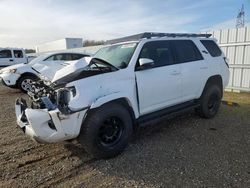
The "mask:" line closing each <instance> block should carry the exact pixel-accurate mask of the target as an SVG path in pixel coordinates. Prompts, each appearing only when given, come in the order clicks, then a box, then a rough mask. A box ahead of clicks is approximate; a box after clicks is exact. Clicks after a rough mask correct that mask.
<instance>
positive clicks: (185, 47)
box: [172, 40, 203, 63]
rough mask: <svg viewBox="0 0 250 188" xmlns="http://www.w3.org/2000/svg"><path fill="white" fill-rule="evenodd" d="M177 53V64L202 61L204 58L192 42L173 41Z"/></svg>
mask: <svg viewBox="0 0 250 188" xmlns="http://www.w3.org/2000/svg"><path fill="white" fill-rule="evenodd" d="M172 43H173V45H174V48H175V52H176V63H186V62H191V61H198V60H202V59H203V57H202V55H201V53H200V51H199V50H198V48H197V47H196V46H195V44H194V43H193V42H192V41H191V40H176V41H172Z"/></svg>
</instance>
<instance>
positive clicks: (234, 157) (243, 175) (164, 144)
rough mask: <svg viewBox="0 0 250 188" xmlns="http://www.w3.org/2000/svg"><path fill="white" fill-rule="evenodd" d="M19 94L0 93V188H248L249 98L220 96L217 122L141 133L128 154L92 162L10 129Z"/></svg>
mask: <svg viewBox="0 0 250 188" xmlns="http://www.w3.org/2000/svg"><path fill="white" fill-rule="evenodd" d="M20 95H22V94H21V93H19V92H18V91H17V90H12V89H8V88H5V87H3V86H0V104H1V112H0V130H1V131H0V186H1V187H18V186H19V187H37V186H42V187H48V186H52V187H54V186H58V187H169V186H171V187H183V186H185V187H250V94H230V93H226V94H225V99H230V100H231V101H234V102H239V104H240V106H239V107H235V106H227V105H222V106H221V109H220V112H219V114H218V116H217V117H215V118H214V119H211V120H204V119H201V118H199V117H197V116H196V115H194V114H193V113H190V114H187V115H184V116H182V117H179V118H175V119H173V120H169V121H165V122H162V123H160V124H159V125H152V126H148V127H145V128H141V129H140V130H139V131H138V132H137V134H136V136H135V138H134V139H133V140H132V142H131V143H130V146H129V147H128V148H127V149H126V151H125V152H124V153H123V154H122V155H120V156H119V157H116V158H114V159H110V160H95V159H92V158H91V157H90V156H88V155H87V154H86V153H85V151H84V150H83V149H82V148H81V147H80V146H79V145H77V143H68V142H65V143H59V144H49V145H41V144H37V143H35V142H33V141H31V140H30V139H29V138H28V137H26V136H25V135H23V133H22V132H21V131H20V130H19V129H18V128H17V127H16V123H15V115H14V100H15V98H16V97H18V96H20Z"/></svg>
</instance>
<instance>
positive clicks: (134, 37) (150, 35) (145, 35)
mask: <svg viewBox="0 0 250 188" xmlns="http://www.w3.org/2000/svg"><path fill="white" fill-rule="evenodd" d="M211 36H212V34H195V33H152V32H145V33H140V34H136V35H131V36H127V37H122V38H118V39H112V40H108V41H106V42H105V44H115V43H120V42H126V41H138V40H141V39H143V38H146V39H151V38H153V37H205V38H209V37H211Z"/></svg>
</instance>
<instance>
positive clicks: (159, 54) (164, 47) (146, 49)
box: [139, 41, 174, 67]
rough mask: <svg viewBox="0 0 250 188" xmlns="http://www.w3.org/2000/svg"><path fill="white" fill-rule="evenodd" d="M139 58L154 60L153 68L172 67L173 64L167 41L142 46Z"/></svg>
mask: <svg viewBox="0 0 250 188" xmlns="http://www.w3.org/2000/svg"><path fill="white" fill-rule="evenodd" d="M139 58H149V59H152V60H154V64H155V67H160V66H166V65H172V64H173V63H174V58H173V53H172V49H171V47H170V42H169V41H153V42H147V43H146V44H144V46H143V48H142V50H141V53H140V56H139Z"/></svg>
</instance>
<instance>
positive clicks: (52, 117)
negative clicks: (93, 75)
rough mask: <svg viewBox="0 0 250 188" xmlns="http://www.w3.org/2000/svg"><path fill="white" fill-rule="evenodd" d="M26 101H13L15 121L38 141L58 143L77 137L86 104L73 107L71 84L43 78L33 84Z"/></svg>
mask: <svg viewBox="0 0 250 188" xmlns="http://www.w3.org/2000/svg"><path fill="white" fill-rule="evenodd" d="M28 95H29V100H25V99H22V98H19V99H17V100H16V104H15V110H16V117H17V124H18V125H19V127H20V128H21V129H22V130H23V131H24V133H25V134H27V135H28V136H30V137H31V138H32V139H34V140H36V141H38V142H47V143H52V142H58V141H63V140H68V139H73V138H76V137H77V136H78V134H79V132H80V128H81V124H82V120H83V118H84V115H85V113H86V111H87V109H88V107H85V108H82V109H78V110H72V109H71V108H70V107H69V101H70V99H71V98H74V96H75V95H76V89H75V88H74V87H69V88H67V87H63V86H60V87H59V86H56V85H54V84H52V83H46V81H42V80H41V81H38V82H36V83H34V84H33V86H32V90H31V91H30V92H28Z"/></svg>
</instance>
